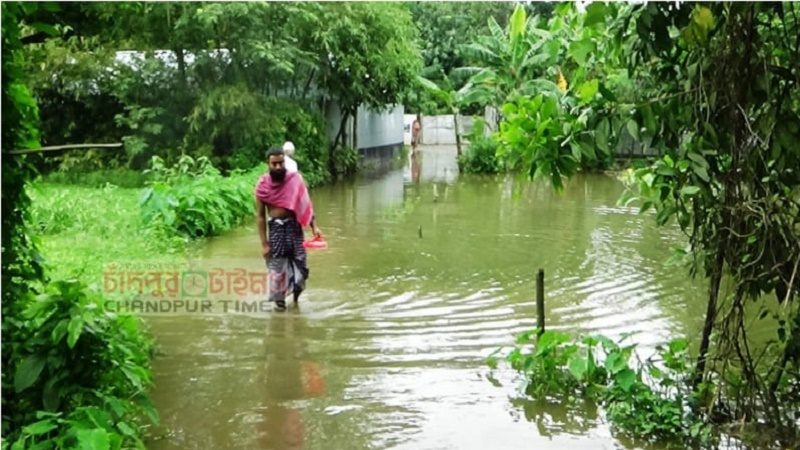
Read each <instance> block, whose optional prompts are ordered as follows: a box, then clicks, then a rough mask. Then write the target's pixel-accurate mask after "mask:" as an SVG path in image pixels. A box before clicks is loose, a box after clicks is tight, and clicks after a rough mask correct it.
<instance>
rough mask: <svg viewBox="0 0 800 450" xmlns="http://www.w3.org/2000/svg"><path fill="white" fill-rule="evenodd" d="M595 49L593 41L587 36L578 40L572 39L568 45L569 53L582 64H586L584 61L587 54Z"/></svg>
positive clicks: (587, 56) (586, 58)
mask: <svg viewBox="0 0 800 450" xmlns="http://www.w3.org/2000/svg"><path fill="white" fill-rule="evenodd" d="M595 51H596V46H595V44H594V41H592V40H591V39H589V38H584V39H581V40H580V41H574V42H572V44H570V46H569V51H568V53H569V55H570V56H571V57H572V58H573V59H574V60H575V62H577V63H578V64H579V65H581V66H583V65H585V64H586V61H587V60H588V58H589V55H591V54H592V53H594V52H595Z"/></svg>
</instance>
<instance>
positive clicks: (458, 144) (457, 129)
mask: <svg viewBox="0 0 800 450" xmlns="http://www.w3.org/2000/svg"><path fill="white" fill-rule="evenodd" d="M453 124H454V128H455V133H456V154H457V155H458V156H459V157H461V132H460V127H459V126H458V108H454V109H453Z"/></svg>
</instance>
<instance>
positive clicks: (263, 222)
mask: <svg viewBox="0 0 800 450" xmlns="http://www.w3.org/2000/svg"><path fill="white" fill-rule="evenodd" d="M267 166H269V173H268V174H264V175H262V176H261V179H259V180H258V184H256V190H255V197H256V218H257V219H258V236H259V237H260V238H261V254H262V255H263V256H264V258H266V260H267V269H268V271H269V300H270V301H274V302H275V307H276V308H277V309H278V310H284V309H286V295H287V294H288V293H289V292H292V293H293V294H294V301H295V303H296V302H297V300H298V299H299V298H300V293H301V292H303V289H304V288H305V284H306V279H307V278H308V263H307V261H306V250H305V248H303V227H307V226H310V227H311V230H312V231H313V232H314V236H316V237H319V236H321V234H322V233H321V232H320V230H319V228H317V226H316V225H315V224H314V207H313V206H312V204H311V198H310V197H309V196H308V190H307V189H306V184H305V182H304V181H303V177H302V176H301V175H300V173H298V172H287V171H286V167H285V166H284V153H283V150H282V149H281V148H279V147H274V148H271V149H269V151H267ZM265 205H266V211H265V209H264V206H265ZM267 223H269V233H268V232H267ZM267 236H269V239H268V238H267Z"/></svg>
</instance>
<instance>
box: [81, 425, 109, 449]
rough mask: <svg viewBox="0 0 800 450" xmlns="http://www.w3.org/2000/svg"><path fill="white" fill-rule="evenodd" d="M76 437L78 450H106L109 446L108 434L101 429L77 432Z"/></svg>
mask: <svg viewBox="0 0 800 450" xmlns="http://www.w3.org/2000/svg"><path fill="white" fill-rule="evenodd" d="M76 435H77V437H78V448H79V449H80V450H108V449H109V448H110V446H111V443H110V442H109V439H108V432H107V431H106V430H103V429H99V428H95V429H89V430H78V432H77V433H76Z"/></svg>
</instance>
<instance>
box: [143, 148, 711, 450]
mask: <svg viewBox="0 0 800 450" xmlns="http://www.w3.org/2000/svg"><path fill="white" fill-rule="evenodd" d="M454 157H455V149H453V148H448V147H432V148H424V149H423V152H422V160H421V163H419V161H418V162H417V163H415V164H410V165H409V166H407V167H405V168H403V169H398V170H393V171H390V172H388V173H386V174H384V175H381V176H375V177H371V178H369V177H367V178H363V179H360V180H358V181H355V182H350V183H340V184H336V185H334V186H328V187H323V188H319V189H316V190H314V191H313V192H312V199H313V201H314V206H315V209H316V215H317V220H318V223H319V226H320V227H321V228H322V230H323V232H324V233H325V235H326V238H327V240H328V244H329V248H328V249H326V250H310V251H309V261H310V268H311V278H310V280H309V283H308V290H307V291H306V293H304V294H303V297H302V298H301V300H300V304H299V307H298V308H290V309H289V310H288V311H287V312H280V313H279V312H247V313H244V312H239V313H237V312H233V311H228V312H226V313H219V312H216V313H213V314H199V313H192V314H189V313H187V314H161V315H154V316H149V317H147V322H148V323H149V324H150V326H151V328H152V332H153V333H154V335H155V338H156V342H157V344H158V349H159V354H158V356H157V358H156V360H155V382H156V387H155V390H154V392H153V396H154V401H155V405H156V407H157V409H158V410H159V413H160V415H161V420H162V424H161V425H160V426H159V427H158V429H157V430H154V434H156V435H158V437H157V438H154V439H152V440H151V441H149V442H148V446H149V447H151V448H155V449H173V448H175V449H177V448H181V449H218V448H219V449H223V448H224V449H267V448H270V449H272V448H275V449H277V448H292V449H300V448H307V449H322V448H324V449H362V448H363V449H366V448H370V449H371V448H375V449H382V448H403V449H406V448H407V449H473V448H474V449H482V448H502V449H522V448H526V449H529V448H537V449H550V448H553V449H555V448H570V449H581V448H587V449H588V448H592V449H596V448H632V444H630V443H629V442H627V441H624V440H620V439H617V438H616V437H615V435H614V433H612V431H611V430H610V428H609V426H608V424H607V423H606V421H605V420H604V418H603V416H602V414H601V413H600V412H598V411H597V410H593V409H592V408H590V407H587V408H586V409H584V410H577V411H575V410H570V411H568V410H566V409H564V408H563V407H561V406H559V405H544V404H537V403H534V402H529V401H525V400H524V398H523V396H522V395H521V393H520V389H519V387H520V385H519V381H518V380H517V378H516V377H515V374H514V373H513V372H511V371H510V370H508V369H507V368H504V367H503V366H502V365H501V367H500V368H499V369H497V370H495V371H490V370H489V369H488V367H486V365H485V362H484V359H485V357H486V356H487V355H489V354H490V353H491V352H492V351H493V350H495V349H496V348H497V347H500V346H507V345H510V344H513V341H514V335H515V334H516V333H518V332H521V331H525V330H529V329H532V328H533V327H534V326H535V317H536V307H535V301H534V297H535V288H534V283H535V274H536V271H537V270H538V269H539V268H542V269H544V271H545V278H546V281H545V297H546V317H547V322H546V323H547V328H548V329H558V330H565V331H569V332H571V333H603V334H606V335H609V336H612V337H619V336H620V335H622V334H623V333H635V334H634V336H633V337H632V338H631V339H632V341H634V342H637V343H638V344H639V345H640V346H641V347H642V348H644V349H648V348H649V349H652V348H653V347H654V346H655V345H657V344H658V343H661V342H664V341H666V340H668V339H669V338H672V337H680V336H689V337H691V336H692V335H694V336H697V335H698V333H699V330H700V329H701V325H702V318H703V314H704V305H705V303H704V301H703V290H704V289H703V286H702V283H701V282H693V281H691V280H689V279H688V277H687V275H686V271H685V270H684V269H682V268H679V267H665V265H664V262H665V261H666V259H667V258H668V257H669V255H670V249H671V247H673V246H676V245H682V244H683V243H684V242H685V239H684V238H683V237H682V235H681V234H680V232H679V230H678V229H677V228H674V227H665V228H656V226H655V224H654V220H653V217H652V216H649V215H644V216H641V215H638V211H637V209H635V208H626V207H619V206H616V201H617V199H618V198H619V196H620V194H621V193H622V190H623V188H622V185H621V183H620V182H618V181H617V180H616V179H615V178H613V177H611V176H605V175H587V176H580V177H577V178H575V179H573V180H571V181H570V182H569V183H568V184H567V186H566V188H565V190H564V192H562V193H560V194H556V193H554V192H553V190H552V188H551V187H550V185H548V184H547V183H532V182H528V181H525V180H522V179H517V178H514V177H508V176H496V177H495V176H463V175H459V174H458V171H457V167H456V164H455V158H454ZM301 169H302V168H301ZM259 255H260V245H259V241H258V235H257V234H256V231H255V225H254V224H253V223H249V224H247V225H246V226H243V227H241V228H240V229H237V230H235V231H233V232H231V233H229V234H227V235H224V236H221V237H218V238H215V239H212V240H210V241H208V243H207V245H205V246H204V247H203V249H202V250H201V251H200V253H199V255H198V256H197V258H196V260H195V261H194V263H195V264H198V265H200V266H203V265H206V266H212V265H215V264H216V265H221V264H228V263H229V262H231V261H235V264H239V265H243V266H245V267H248V268H258V267H261V264H263V263H262V262H261V260H260V256H259Z"/></svg>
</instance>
